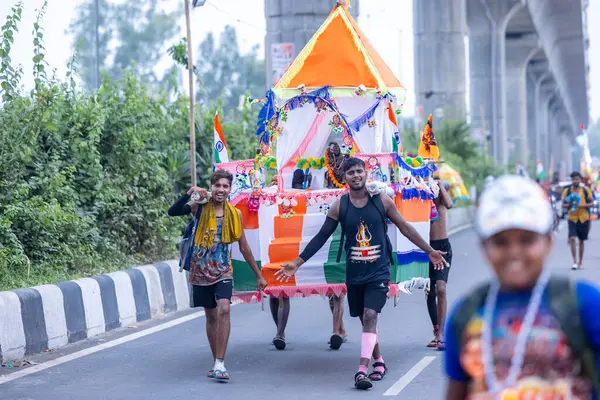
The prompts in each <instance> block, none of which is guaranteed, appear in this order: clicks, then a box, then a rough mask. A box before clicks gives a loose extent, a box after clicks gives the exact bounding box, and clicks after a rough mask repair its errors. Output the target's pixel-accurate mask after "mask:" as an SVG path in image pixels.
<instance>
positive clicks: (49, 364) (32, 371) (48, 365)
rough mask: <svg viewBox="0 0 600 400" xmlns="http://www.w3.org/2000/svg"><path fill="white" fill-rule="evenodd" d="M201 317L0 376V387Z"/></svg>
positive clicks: (170, 323)
mask: <svg viewBox="0 0 600 400" xmlns="http://www.w3.org/2000/svg"><path fill="white" fill-rule="evenodd" d="M202 316H204V311H199V312H196V313H193V314H190V315H186V316H185V317H181V318H177V319H174V320H172V321H169V322H165V323H164V324H160V325H157V326H153V327H152V328H148V329H144V330H143V331H140V332H136V333H132V334H131V335H127V336H123V337H121V338H119V339H115V340H112V341H110V342H106V343H101V344H98V345H96V346H93V347H90V348H87V349H83V350H80V351H77V352H75V353H72V354H67V355H66V356H62V357H58V358H56V359H54V360H50V361H47V362H45V363H43V364H37V365H34V366H32V367H29V368H26V369H22V370H20V371H17V372H13V373H11V374H8V375H3V376H0V385H2V384H4V383H8V382H10V381H14V380H16V379H19V378H23V377H25V376H28V375H31V374H35V373H36V372H40V371H43V370H45V369H48V368H52V367H56V366H57V365H61V364H64V363H67V362H69V361H73V360H76V359H78V358H81V357H85V356H89V355H90V354H94V353H97V352H99V351H102V350H106V349H110V348H111V347H115V346H119V345H121V344H124V343H128V342H131V341H133V340H136V339H139V338H143V337H144V336H148V335H152V334H153V333H156V332H160V331H164V330H165V329H169V328H172V327H174V326H177V325H181V324H184V323H186V322H189V321H192V320H194V319H197V318H200V317H202Z"/></svg>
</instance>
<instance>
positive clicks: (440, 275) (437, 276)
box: [429, 239, 452, 283]
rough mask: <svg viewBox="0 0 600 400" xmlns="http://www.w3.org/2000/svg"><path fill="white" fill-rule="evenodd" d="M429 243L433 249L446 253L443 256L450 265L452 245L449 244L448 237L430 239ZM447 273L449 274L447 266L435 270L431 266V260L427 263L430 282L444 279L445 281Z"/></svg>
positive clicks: (446, 280)
mask: <svg viewBox="0 0 600 400" xmlns="http://www.w3.org/2000/svg"><path fill="white" fill-rule="evenodd" d="M429 245H430V246H431V247H432V248H433V249H434V250H439V251H443V252H446V253H448V254H446V255H445V256H444V258H445V259H446V261H447V262H448V265H450V266H451V265H452V246H450V241H449V240H448V239H442V240H431V241H430V242H429ZM449 274H450V267H449V266H448V267H444V269H442V270H436V269H435V268H433V264H432V263H431V262H430V263H429V279H430V280H431V282H435V281H444V282H446V283H447V282H448V275H449Z"/></svg>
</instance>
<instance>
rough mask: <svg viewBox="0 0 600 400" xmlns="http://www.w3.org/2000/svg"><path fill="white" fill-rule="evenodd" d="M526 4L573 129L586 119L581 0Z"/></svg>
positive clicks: (531, 0)
mask: <svg viewBox="0 0 600 400" xmlns="http://www.w3.org/2000/svg"><path fill="white" fill-rule="evenodd" d="M527 7H528V9H529V12H530V14H531V18H532V20H533V23H534V25H535V27H536V31H537V32H538V35H539V37H540V39H541V40H542V43H543V47H544V51H545V53H546V55H547V57H548V61H549V64H550V68H551V70H552V71H553V73H554V76H555V79H556V82H557V85H558V87H559V88H560V91H561V93H562V95H563V97H564V103H565V109H566V111H567V112H568V115H569V119H570V124H571V125H570V126H571V129H572V130H576V129H577V127H578V126H579V124H581V123H583V124H586V125H587V123H588V121H589V105H588V99H587V74H586V62H585V40H584V33H583V17H582V15H583V10H582V2H581V1H564V0H527Z"/></svg>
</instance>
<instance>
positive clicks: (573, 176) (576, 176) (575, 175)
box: [571, 171, 583, 179]
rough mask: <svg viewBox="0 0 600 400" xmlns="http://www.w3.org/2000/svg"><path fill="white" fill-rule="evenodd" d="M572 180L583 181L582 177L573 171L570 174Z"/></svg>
mask: <svg viewBox="0 0 600 400" xmlns="http://www.w3.org/2000/svg"><path fill="white" fill-rule="evenodd" d="M573 178H579V179H583V176H582V175H581V173H579V172H577V171H573V172H571V179H573Z"/></svg>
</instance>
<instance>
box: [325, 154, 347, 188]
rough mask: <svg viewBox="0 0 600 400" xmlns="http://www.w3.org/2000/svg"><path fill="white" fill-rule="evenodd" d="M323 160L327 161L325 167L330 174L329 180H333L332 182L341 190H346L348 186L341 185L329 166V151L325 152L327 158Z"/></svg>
mask: <svg viewBox="0 0 600 400" xmlns="http://www.w3.org/2000/svg"><path fill="white" fill-rule="evenodd" d="M323 158H324V159H325V167H327V172H328V173H329V178H330V179H331V182H333V184H334V185H335V186H336V187H338V188H339V189H345V188H346V186H347V185H345V184H343V183H340V182H339V181H338V180H337V179H336V177H335V174H334V173H333V170H332V169H331V166H330V165H329V151H327V150H325V156H324V157H323Z"/></svg>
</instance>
